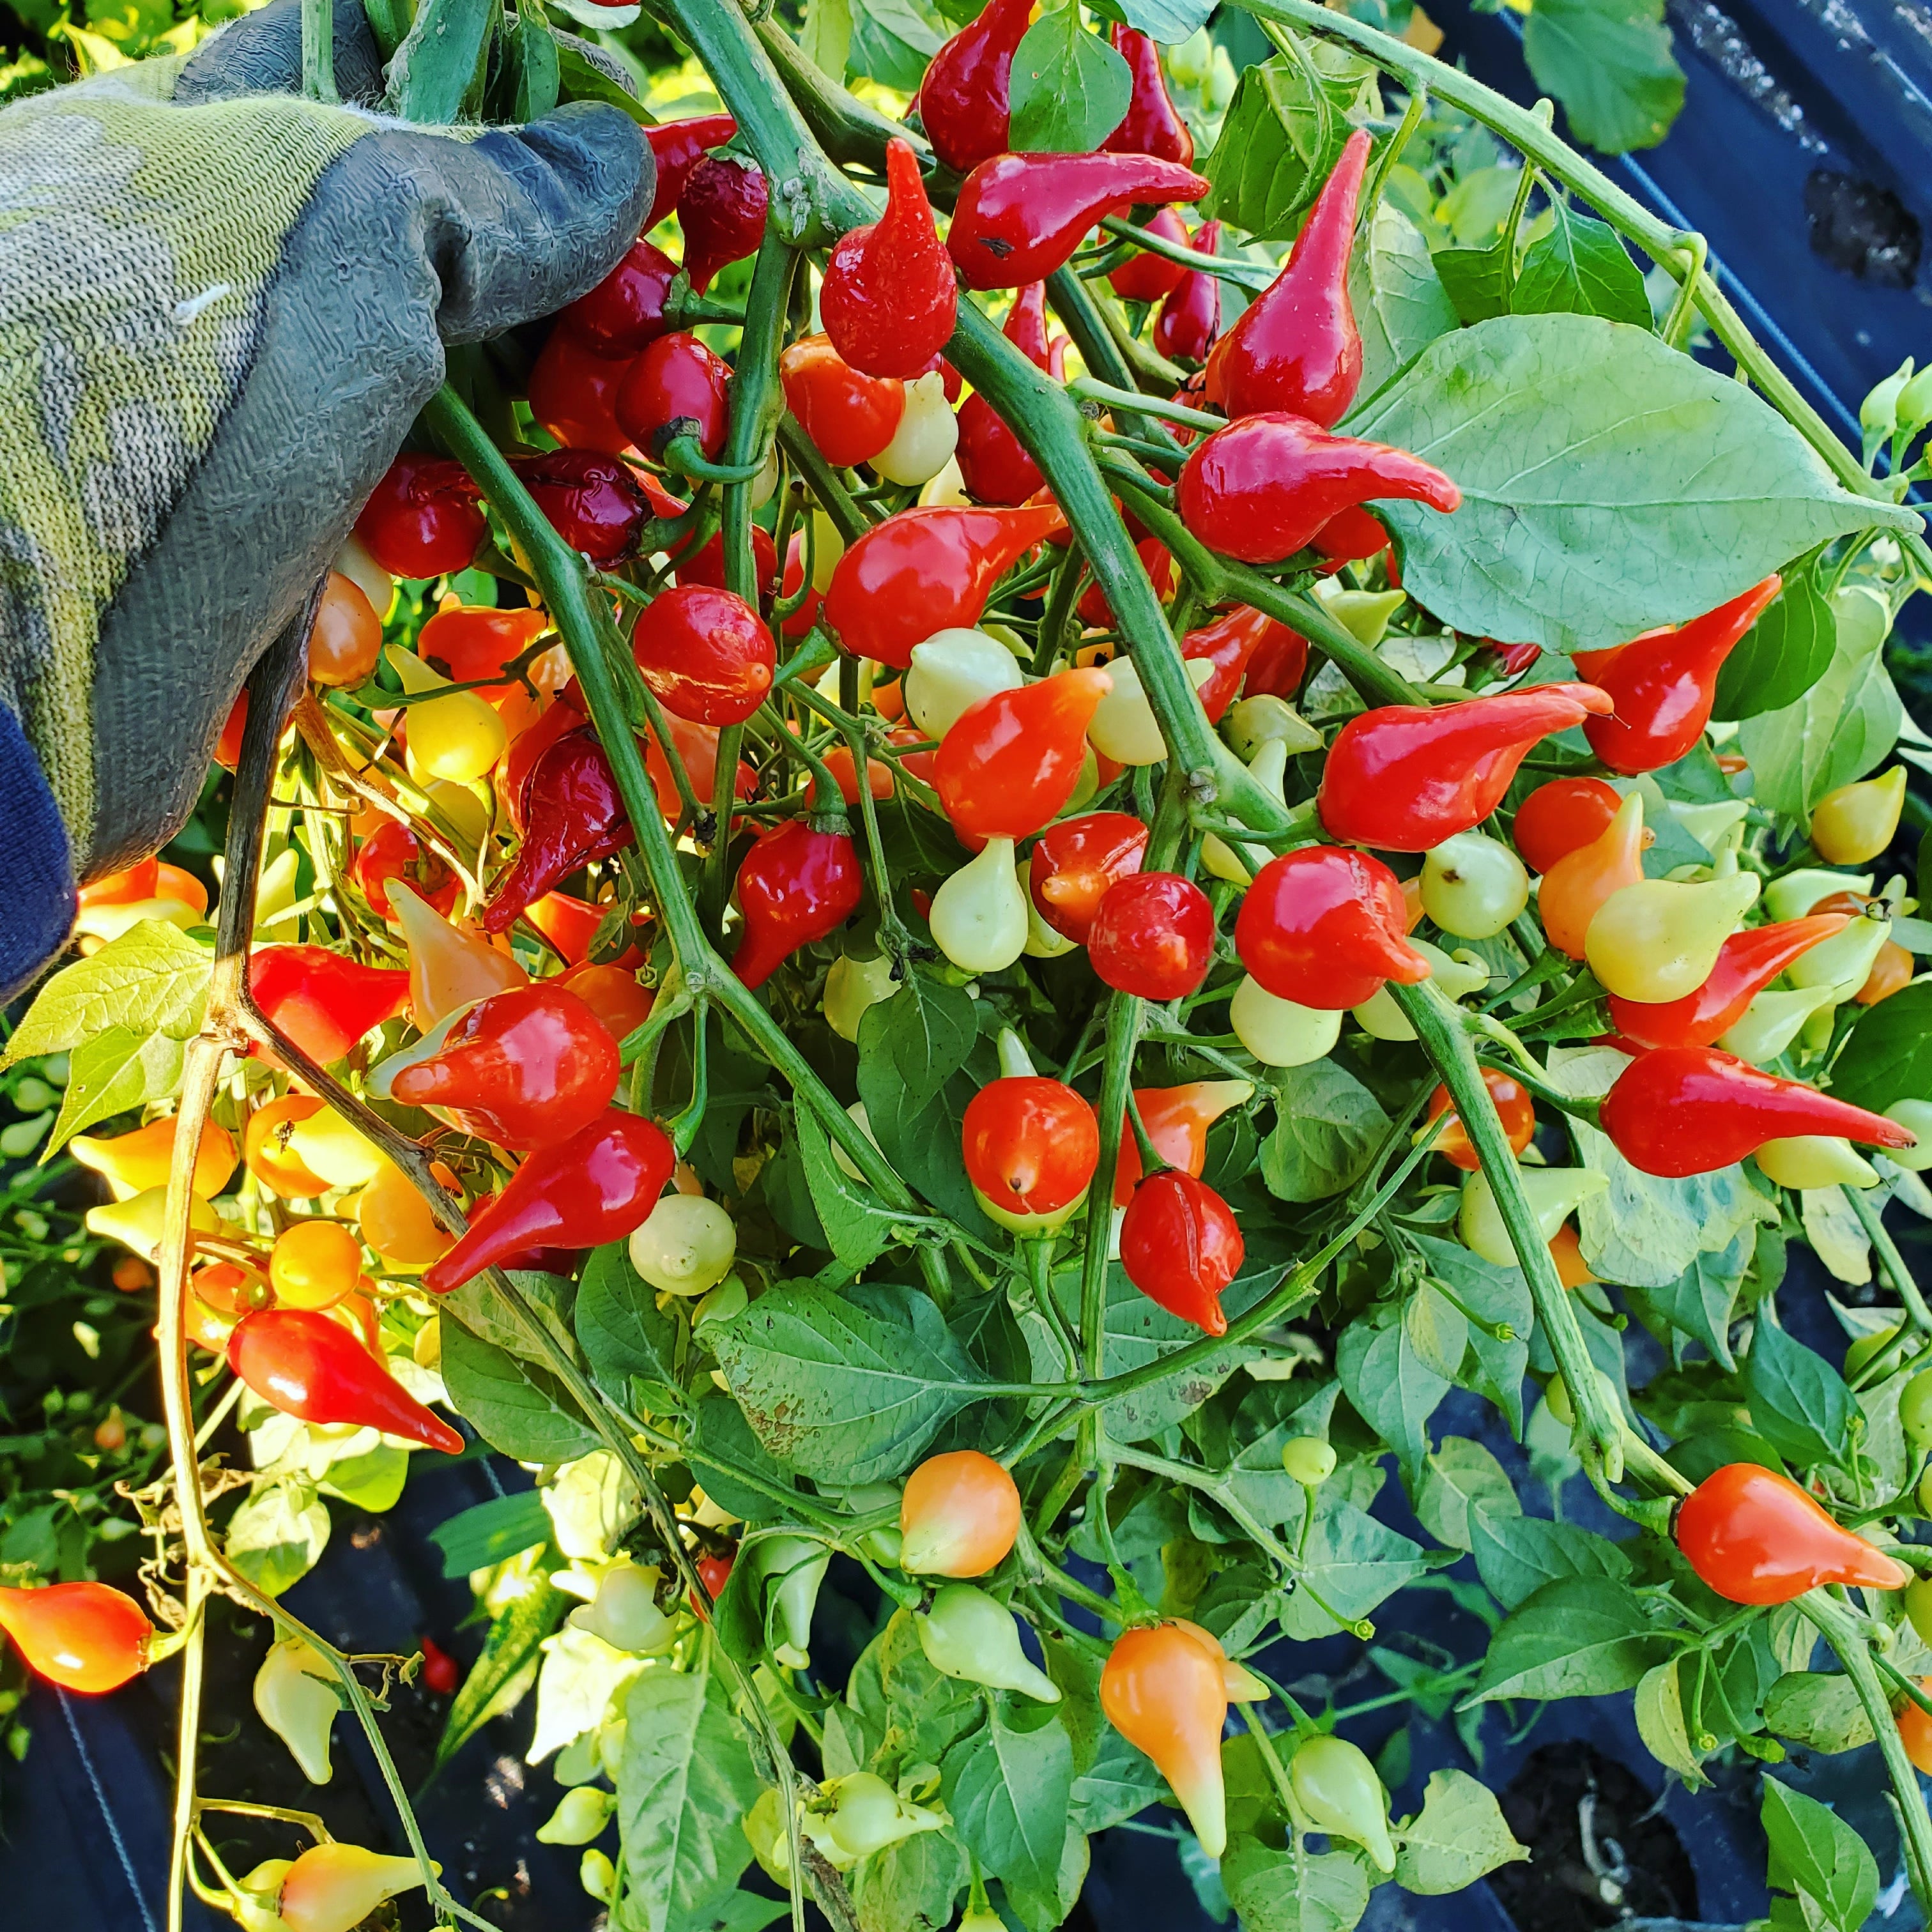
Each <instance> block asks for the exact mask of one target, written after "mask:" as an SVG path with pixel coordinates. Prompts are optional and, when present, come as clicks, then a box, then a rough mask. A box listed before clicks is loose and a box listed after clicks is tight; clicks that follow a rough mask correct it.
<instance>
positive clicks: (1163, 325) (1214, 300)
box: [1154, 221, 1221, 362]
mask: <svg viewBox="0 0 1932 1932" xmlns="http://www.w3.org/2000/svg"><path fill="white" fill-rule="evenodd" d="M1220 247H1221V224H1220V223H1219V222H1218V221H1209V222H1205V223H1202V226H1201V228H1200V229H1199V232H1198V233H1196V236H1195V237H1194V252H1195V253H1196V254H1197V255H1214V254H1219V253H1220ZM1220 332H1221V284H1220V279H1219V278H1218V277H1216V276H1214V275H1205V274H1203V273H1202V272H1201V271H1200V270H1199V269H1190V270H1189V271H1188V272H1187V275H1184V277H1183V278H1181V286H1180V287H1178V288H1177V289H1176V290H1175V291H1174V293H1172V295H1170V296H1169V297H1168V299H1166V301H1165V302H1163V303H1162V304H1161V305H1160V314H1158V315H1157V316H1156V317H1154V347H1155V348H1156V349H1157V350H1159V351H1160V353H1161V354H1162V355H1163V356H1166V357H1167V358H1168V359H1169V361H1170V362H1205V361H1206V360H1207V357H1208V351H1209V350H1211V348H1212V347H1214V338H1216V337H1217V335H1220Z"/></svg>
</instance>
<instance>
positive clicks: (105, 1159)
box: [67, 1114, 236, 1201]
mask: <svg viewBox="0 0 1932 1932" xmlns="http://www.w3.org/2000/svg"><path fill="white" fill-rule="evenodd" d="M179 1125H180V1121H179V1119H178V1117H177V1116H176V1115H173V1114H168V1115H163V1118H161V1119H160V1120H158V1121H149V1122H148V1124H147V1125H146V1126H145V1127H136V1128H135V1129H134V1130H133V1132H132V1133H125V1134H115V1135H114V1136H113V1137H112V1138H111V1139H107V1140H101V1139H96V1138H95V1136H93V1135H92V1134H76V1135H75V1136H74V1139H72V1140H71V1141H69V1142H68V1144H67V1151H68V1153H69V1154H72V1155H73V1156H74V1159H75V1160H77V1161H79V1162H80V1164H81V1166H83V1167H91V1168H92V1169H93V1170H94V1171H95V1173H96V1174H98V1175H104V1177H105V1178H106V1179H107V1184H108V1187H109V1188H110V1190H111V1191H112V1192H113V1196H114V1198H115V1200H117V1201H125V1200H127V1199H128V1198H129V1197H130V1196H132V1195H136V1194H145V1193H146V1192H147V1190H148V1189H149V1188H151V1187H166V1185H167V1184H168V1175H169V1171H170V1170H171V1169H172V1167H173V1166H174V1152H175V1130H176V1129H177V1127H178V1126H179ZM235 1161H236V1153H235V1137H234V1136H233V1135H232V1134H231V1133H229V1132H228V1130H226V1128H225V1127H220V1126H218V1125H217V1124H216V1123H215V1122H214V1121H208V1122H206V1123H205V1124H204V1125H203V1127H202V1130H201V1144H200V1145H199V1147H197V1148H196V1150H195V1155H194V1181H193V1189H194V1192H195V1193H197V1194H199V1195H202V1196H206V1197H208V1198H210V1199H211V1198H212V1197H213V1196H215V1195H217V1194H219V1193H220V1192H221V1190H222V1189H223V1188H224V1187H226V1186H227V1184H228V1181H229V1176H230V1175H233V1173H234V1172H235Z"/></svg>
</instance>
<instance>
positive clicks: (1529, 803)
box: [1510, 778, 1623, 872]
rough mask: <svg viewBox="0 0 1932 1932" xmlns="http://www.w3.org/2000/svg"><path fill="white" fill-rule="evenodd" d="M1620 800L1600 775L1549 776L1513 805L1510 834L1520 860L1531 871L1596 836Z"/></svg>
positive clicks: (1539, 869)
mask: <svg viewBox="0 0 1932 1932" xmlns="http://www.w3.org/2000/svg"><path fill="white" fill-rule="evenodd" d="M1622 803H1623V799H1622V796H1621V795H1620V794H1619V792H1618V790H1617V789H1616V787H1615V786H1614V785H1612V784H1606V783H1605V781H1604V780H1603V779H1601V778H1552V779H1551V780H1550V782H1549V783H1548V784H1541V785H1538V787H1537V788H1536V789H1535V790H1534V791H1533V792H1532V793H1530V795H1529V797H1527V798H1526V799H1524V800H1523V802H1522V804H1520V805H1518V806H1517V811H1516V819H1515V822H1514V823H1513V824H1512V825H1511V827H1510V832H1511V836H1512V837H1513V838H1514V839H1515V840H1516V849H1517V851H1518V852H1520V853H1521V854H1522V855H1523V863H1524V864H1525V865H1527V866H1528V867H1529V869H1530V870H1531V871H1532V872H1547V871H1549V869H1550V867H1551V866H1552V865H1555V864H1556V862H1557V860H1558V859H1562V858H1565V857H1567V856H1568V855H1569V854H1570V853H1572V852H1574V851H1577V850H1580V848H1581V847H1583V846H1586V845H1589V844H1594V843H1595V841H1597V840H1598V839H1599V838H1601V837H1602V836H1603V835H1604V832H1606V831H1607V830H1608V829H1610V820H1612V819H1613V818H1614V817H1616V815H1617V808H1618V807H1619V805H1622Z"/></svg>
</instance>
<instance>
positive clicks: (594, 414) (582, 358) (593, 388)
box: [529, 329, 631, 456]
mask: <svg viewBox="0 0 1932 1932" xmlns="http://www.w3.org/2000/svg"><path fill="white" fill-rule="evenodd" d="M630 369H631V364H630V362H628V361H623V360H616V359H613V358H611V357H610V356H598V355H596V354H595V353H592V350H589V348H587V347H586V346H585V345H584V344H583V342H582V341H580V340H579V339H578V338H577V337H576V336H575V335H572V334H571V332H570V331H569V330H568V329H552V330H551V331H550V339H549V340H548V341H547V342H546V343H544V346H543V348H542V350H541V352H540V353H538V356H537V359H536V361H535V363H534V364H533V365H532V367H531V369H530V381H529V392H530V394H529V404H530V414H531V415H532V416H535V418H536V419H537V421H538V423H539V424H541V425H542V427H543V428H545V429H547V430H548V431H550V434H551V435H552V436H553V437H556V440H557V441H558V442H559V443H562V445H563V446H564V447H565V449H598V450H601V451H602V452H604V454H605V455H607V456H619V455H622V454H623V452H625V450H627V449H629V448H630V446H631V439H630V437H629V436H628V434H626V433H625V430H624V428H623V426H622V424H620V423H619V422H618V420H617V392H618V389H619V387H620V386H622V383H623V380H624V378H625V375H626V374H628V372H629V371H630Z"/></svg>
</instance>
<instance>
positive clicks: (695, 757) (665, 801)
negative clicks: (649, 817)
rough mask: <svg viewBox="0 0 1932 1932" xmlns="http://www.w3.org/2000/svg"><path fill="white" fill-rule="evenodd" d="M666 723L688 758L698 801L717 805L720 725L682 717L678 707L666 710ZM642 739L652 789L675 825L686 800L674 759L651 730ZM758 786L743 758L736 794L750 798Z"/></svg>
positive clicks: (666, 819)
mask: <svg viewBox="0 0 1932 1932" xmlns="http://www.w3.org/2000/svg"><path fill="white" fill-rule="evenodd" d="M664 723H665V724H666V725H667V726H668V727H670V739H671V743H672V745H673V748H675V749H676V752H677V754H678V756H679V757H680V758H682V760H684V769H685V774H686V775H687V776H688V778H690V780H691V790H693V791H694V793H696V794H697V802H698V803H699V804H700V805H706V806H709V805H715V803H716V802H717V798H718V727H716V726H715V725H713V724H692V723H691V721H690V720H689V719H688V718H680V717H679V715H677V713H676V712H674V711H673V712H667V713H666V714H665V717H664ZM640 742H641V743H642V744H643V748H644V769H645V771H646V772H647V773H648V774H649V778H650V781H651V790H652V791H654V792H655V793H656V794H657V801H658V810H659V811H661V812H662V813H663V814H664V822H665V823H667V824H670V825H674V824H676V823H677V820H678V819H679V817H680V816H681V815H682V812H683V810H684V801H683V799H682V798H681V797H679V795H678V789H677V781H676V779H675V778H673V777H672V775H671V769H670V762H669V760H667V759H666V757H664V753H663V752H662V751H660V750H659V749H658V744H657V740H656V739H655V738H654V737H652V736H651V735H650V734H649V733H644V734H643V736H642V738H641V739H640ZM757 788H758V775H757V772H754V770H753V769H751V766H749V765H748V764H746V763H745V761H744V760H742V758H741V759H739V761H738V770H737V774H736V779H735V781H734V783H733V790H732V796H733V797H734V798H749V797H750V796H751V794H752V793H754V791H756V790H757Z"/></svg>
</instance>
